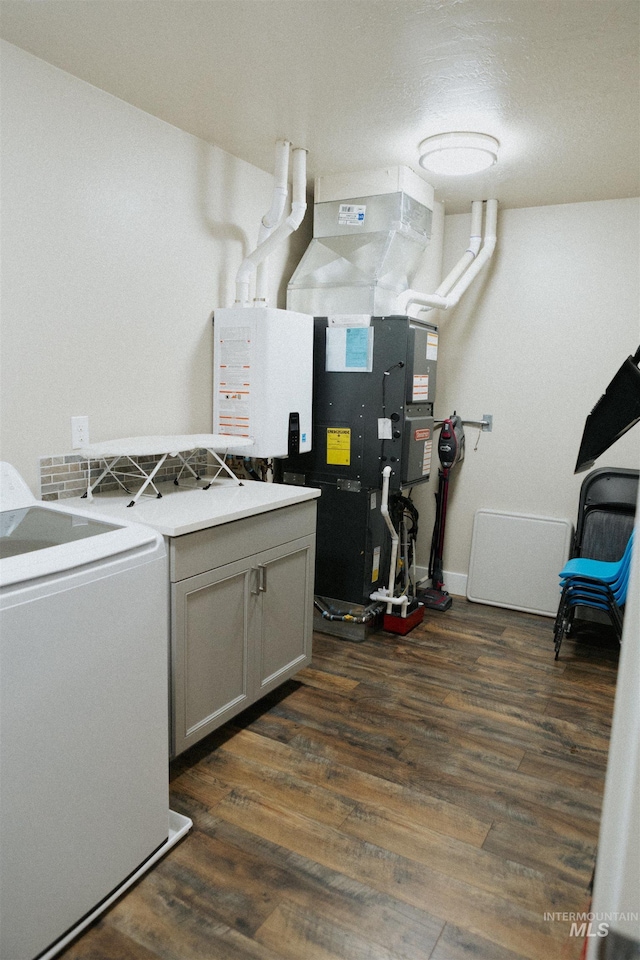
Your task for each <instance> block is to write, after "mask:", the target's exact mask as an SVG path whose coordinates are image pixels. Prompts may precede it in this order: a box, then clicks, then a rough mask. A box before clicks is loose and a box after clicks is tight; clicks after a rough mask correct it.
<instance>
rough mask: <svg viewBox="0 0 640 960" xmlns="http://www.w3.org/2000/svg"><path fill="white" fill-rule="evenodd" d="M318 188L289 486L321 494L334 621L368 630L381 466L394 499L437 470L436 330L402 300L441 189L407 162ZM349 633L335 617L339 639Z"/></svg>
mask: <svg viewBox="0 0 640 960" xmlns="http://www.w3.org/2000/svg"><path fill="white" fill-rule="evenodd" d="M315 186H316V195H315V203H314V229H313V239H312V241H311V243H310V245H309V247H308V248H307V250H306V252H305V254H304V256H303V257H302V259H301V261H300V264H299V266H298V268H297V269H296V271H295V273H294V275H293V277H292V278H291V282H290V283H289V286H288V290H287V308H288V309H289V310H295V311H298V312H300V313H306V314H311V315H312V316H313V317H314V318H315V319H314V369H313V375H314V384H313V413H312V425H313V426H312V430H313V438H312V450H311V452H310V453H306V454H302V455H295V456H289V457H288V458H287V459H286V460H283V461H281V462H280V464H279V469H280V476H281V479H282V480H284V482H289V483H298V484H305V485H307V486H314V487H319V488H320V489H321V490H322V496H321V497H320V499H319V501H318V529H317V561H316V581H315V593H316V597H317V598H318V600H319V601H320V602H321V603H322V604H323V606H324V608H325V614H326V612H327V608H329V609H330V610H331V611H332V612H335V613H336V617H338V616H339V615H340V614H341V613H343V612H346V613H347V614H348V615H349V616H351V615H353V616H355V617H356V619H357V620H361V619H362V617H363V616H364V617H365V623H367V622H368V619H369V617H370V610H368V609H367V608H371V607H374V606H375V604H373V603H372V601H371V594H372V593H374V592H375V591H376V590H379V589H380V588H382V587H386V585H387V583H388V577H389V560H390V551H391V542H390V535H389V530H388V528H387V526H386V524H385V520H384V518H383V516H382V514H381V512H380V506H381V492H382V470H383V468H384V467H385V466H387V465H388V466H390V467H391V470H392V473H391V478H390V489H391V491H392V492H399V491H400V489H401V487H409V486H411V485H413V484H416V483H421V482H423V481H425V480H427V479H428V478H429V473H430V470H431V458H432V444H433V404H434V397H435V387H436V366H437V354H438V334H437V329H436V327H435V326H433V325H432V324H430V323H424V322H421V321H419V320H414V319H413V318H409V317H407V316H401V315H398V312H397V303H398V297H399V296H400V295H401V294H402V293H403V292H404V291H406V290H407V288H408V287H410V281H411V279H412V277H413V275H414V274H415V272H416V270H417V268H418V267H419V266H420V264H421V263H422V262H423V259H424V253H425V249H426V247H427V244H428V243H429V240H430V237H431V229H432V215H433V209H434V200H433V189H432V188H431V186H430V185H429V184H427V183H426V182H425V181H424V180H422V179H421V178H420V177H418V176H416V174H414V173H413V172H412V171H410V170H408V169H407V168H404V167H395V168H387V169H385V170H378V171H369V172H365V173H360V174H350V175H345V176H335V177H320V178H318V179H317V180H316V184H315ZM291 361H292V363H295V357H292V358H291ZM378 606H380V605H378ZM332 623H334V621H332ZM323 624H325V626H326V620H323ZM349 624H353V620H349V621H347V626H348V625H349ZM346 629H347V628H346V627H345V623H344V622H343V621H340V622H338V621H337V619H336V621H335V630H334V629H331V632H336V633H344V632H345V630H346ZM347 633H348V631H347ZM358 638H359V637H356V636H354V637H353V639H358Z"/></svg>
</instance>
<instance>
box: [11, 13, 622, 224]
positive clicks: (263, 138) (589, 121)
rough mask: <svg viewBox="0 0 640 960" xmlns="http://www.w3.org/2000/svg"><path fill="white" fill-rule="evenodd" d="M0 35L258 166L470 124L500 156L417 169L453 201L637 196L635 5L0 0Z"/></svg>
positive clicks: (352, 156) (381, 147)
mask: <svg viewBox="0 0 640 960" xmlns="http://www.w3.org/2000/svg"><path fill="white" fill-rule="evenodd" d="M0 35H2V36H3V37H4V38H5V39H6V40H8V41H10V42H11V43H15V44H17V45H18V46H20V47H23V48H24V49H25V50H28V51H30V52H32V53H34V54H35V55H36V56H38V57H41V58H43V59H44V60H47V61H49V62H50V63H52V64H55V65H56V66H58V67H61V68H62V69H64V70H67V71H68V72H70V73H72V74H74V75H76V76H78V77H81V78H82V79H84V80H86V81H88V82H89V83H92V84H94V85H95V86H97V87H101V88H102V89H104V90H107V91H109V92H110V93H112V94H114V95H115V96H117V97H120V98H122V99H123V100H126V101H128V102H129V103H132V104H135V105H136V106H137V107H140V108H141V109H143V110H146V111H148V112H149V113H152V114H154V115H156V116H158V117H160V118H162V119H163V120H165V121H167V122H169V123H172V124H174V125H176V126H178V127H181V128H182V129H184V130H187V131H189V132H190V133H193V134H195V135H196V136H198V137H201V138H203V139H204V140H207V141H209V142H210V143H214V144H216V145H218V146H220V147H222V148H223V149H225V150H227V151H229V152H230V153H232V154H235V155H236V156H238V157H242V158H243V159H245V160H247V161H249V162H251V163H253V164H256V165H257V166H259V167H262V168H263V169H265V170H271V167H272V162H273V161H272V157H273V143H274V141H275V140H276V139H278V138H286V139H289V140H291V141H292V142H293V144H294V145H296V146H304V147H307V148H308V150H309V172H310V175H318V174H323V173H335V172H343V171H352V170H361V169H372V168H376V167H383V166H389V165H396V164H405V165H407V166H410V167H413V168H414V169H418V167H417V154H418V151H417V148H418V143H419V141H420V140H422V139H423V138H425V137H427V136H430V135H431V134H435V133H440V132H442V131H447V130H477V131H480V132H485V133H490V134H492V135H493V136H495V137H497V138H498V140H499V141H500V143H501V152H500V159H499V163H498V164H497V165H496V166H495V167H494V168H493V169H492V170H490V171H488V172H486V173H484V174H478V175H475V176H473V177H470V178H465V179H464V180H461V179H458V178H455V179H454V178H445V177H434V176H429V177H428V179H429V180H430V181H431V182H432V183H433V185H434V186H435V187H436V195H437V196H438V198H439V199H441V200H444V201H445V203H446V207H447V210H448V211H449V212H453V211H456V210H463V209H465V210H466V208H467V204H468V202H469V200H471V199H472V198H473V197H477V198H486V197H489V196H495V197H497V198H498V199H499V200H500V203H501V204H502V205H503V206H510V207H514V206H532V205H544V204H550V203H568V202H575V201H582V200H596V199H607V198H616V197H628V196H637V195H638V194H640V182H639V181H640V131H639V128H640V67H639V64H640V3H639V2H638V0H437V2H436V0H0ZM424 176H425V177H426V174H424Z"/></svg>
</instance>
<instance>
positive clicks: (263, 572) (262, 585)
mask: <svg viewBox="0 0 640 960" xmlns="http://www.w3.org/2000/svg"><path fill="white" fill-rule="evenodd" d="M254 571H255V573H256V574H257V576H256V589H255V590H252V591H251V593H252V594H254V596H256V597H257V596H258V594H259V593H265V592H266V590H267V568H266V567H265V565H264V564H263V563H260V564H258V566H257V567H254Z"/></svg>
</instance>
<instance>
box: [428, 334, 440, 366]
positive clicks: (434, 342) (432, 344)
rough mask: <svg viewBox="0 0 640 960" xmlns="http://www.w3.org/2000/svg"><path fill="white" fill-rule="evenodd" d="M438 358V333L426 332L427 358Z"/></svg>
mask: <svg viewBox="0 0 640 960" xmlns="http://www.w3.org/2000/svg"><path fill="white" fill-rule="evenodd" d="M437 359H438V334H437V333H435V331H434V332H432V333H427V360H437Z"/></svg>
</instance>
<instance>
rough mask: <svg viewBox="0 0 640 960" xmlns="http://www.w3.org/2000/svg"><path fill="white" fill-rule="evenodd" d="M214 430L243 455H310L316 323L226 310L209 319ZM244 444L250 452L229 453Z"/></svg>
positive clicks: (260, 311)
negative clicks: (239, 442) (247, 440)
mask: <svg viewBox="0 0 640 960" xmlns="http://www.w3.org/2000/svg"><path fill="white" fill-rule="evenodd" d="M213 331H214V337H213V340H214V347H213V349H214V358H213V361H214V362H213V369H214V377H213V431H214V433H219V434H223V435H226V436H229V437H230V443H229V452H230V453H235V452H237V453H238V455H240V456H246V455H247V453H249V454H250V455H251V456H252V457H288V456H292V455H296V454H299V453H307V452H308V451H309V450H311V404H312V382H313V317H311V316H308V315H307V314H304V313H296V312H294V311H292V310H277V309H275V308H273V307H229V308H224V309H221V310H216V311H215V312H214V317H213ZM233 437H243V438H246V437H249V438H250V439H251V440H253V446H252V447H251V448H249V449H247V448H246V447H238V450H237V451H234V448H233V439H232V438H233Z"/></svg>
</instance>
